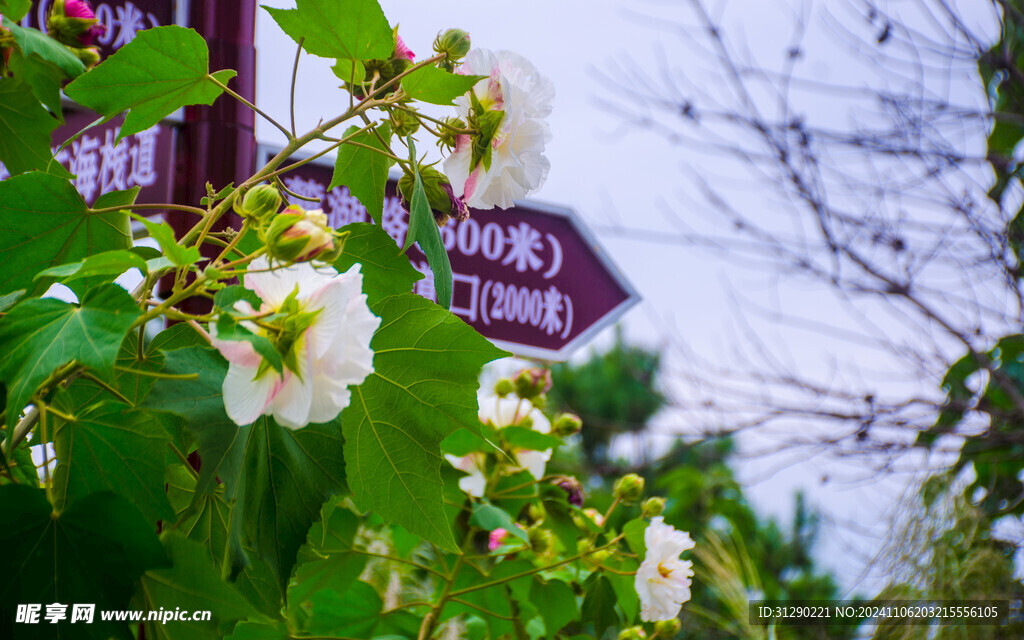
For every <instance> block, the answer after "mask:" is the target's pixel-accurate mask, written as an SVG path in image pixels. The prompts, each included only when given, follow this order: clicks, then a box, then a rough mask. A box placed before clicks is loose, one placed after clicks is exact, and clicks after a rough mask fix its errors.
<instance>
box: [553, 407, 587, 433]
mask: <svg viewBox="0 0 1024 640" xmlns="http://www.w3.org/2000/svg"><path fill="white" fill-rule="evenodd" d="M582 427H583V421H582V420H580V417H579V416H578V415H576V414H575V413H560V414H558V415H557V416H555V421H554V422H553V423H552V424H551V431H552V432H553V433H554V434H555V435H556V436H561V437H562V438H567V437H569V436H574V435H576V434H577V433H579V432H580V429H581V428H582Z"/></svg>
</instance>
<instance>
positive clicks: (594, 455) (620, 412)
mask: <svg viewBox="0 0 1024 640" xmlns="http://www.w3.org/2000/svg"><path fill="white" fill-rule="evenodd" d="M660 366H661V357H660V355H659V354H658V353H657V352H654V351H648V350H646V349H644V348H642V347H637V346H632V345H627V344H626V343H625V342H624V341H623V339H622V334H621V333H619V334H617V336H616V341H615V344H614V345H613V346H612V348H611V349H609V350H608V351H607V352H606V353H604V354H602V355H595V356H594V357H592V358H591V359H590V360H588V361H587V362H585V363H583V364H581V365H579V366H575V365H572V364H568V363H567V364H561V365H557V366H554V367H552V368H551V380H552V383H553V392H552V394H551V395H552V399H553V401H554V403H555V406H558V407H560V408H562V409H564V410H566V411H571V412H572V413H575V414H577V415H579V416H580V418H582V420H583V430H582V434H583V448H584V452H585V453H586V455H587V457H588V459H589V460H591V461H593V462H600V461H602V460H604V458H605V457H606V456H607V449H608V445H609V443H610V442H611V439H612V437H613V436H614V435H615V434H617V433H623V432H629V431H640V430H642V429H643V428H644V427H645V426H646V424H647V421H648V420H650V419H651V417H653V416H654V414H656V413H657V412H658V411H659V410H660V409H661V408H662V407H663V406H664V405H665V397H664V396H663V395H662V393H661V392H660V391H659V390H658V388H657V386H658V378H657V376H658V369H659V367H660Z"/></svg>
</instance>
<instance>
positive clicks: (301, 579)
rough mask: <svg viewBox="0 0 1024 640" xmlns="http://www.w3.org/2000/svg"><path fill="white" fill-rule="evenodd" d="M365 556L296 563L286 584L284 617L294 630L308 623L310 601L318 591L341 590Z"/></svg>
mask: <svg viewBox="0 0 1024 640" xmlns="http://www.w3.org/2000/svg"><path fill="white" fill-rule="evenodd" d="M366 560H367V556H364V555H358V554H355V553H346V554H344V555H337V556H332V557H329V558H324V559H322V560H316V561H314V562H307V563H304V564H301V565H299V567H298V568H297V569H296V570H295V577H294V578H292V582H291V585H290V586H289V587H288V620H289V621H290V622H291V623H292V627H293V628H295V629H304V628H306V627H308V626H309V622H310V621H309V611H310V610H311V609H312V601H313V599H314V597H315V596H316V594H318V593H320V592H321V591H332V592H334V593H345V592H346V591H347V590H348V589H349V588H350V587H351V586H352V585H353V583H354V582H355V581H356V578H358V577H359V574H361V573H362V572H363V569H365V568H366Z"/></svg>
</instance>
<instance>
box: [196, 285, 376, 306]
mask: <svg viewBox="0 0 1024 640" xmlns="http://www.w3.org/2000/svg"><path fill="white" fill-rule="evenodd" d="M364 288H365V286H364ZM241 300H245V301H246V302H248V303H249V304H250V305H251V306H252V308H253V309H259V308H260V307H261V306H262V305H263V301H262V300H260V297H259V296H258V295H256V292H255V291H252V290H251V289H246V288H245V287H243V286H241V285H237V284H233V285H230V286H227V287H224V288H223V289H221V290H220V291H218V292H217V293H216V294H214V296H213V305H214V306H215V307H218V308H220V309H224V310H225V311H227V310H229V309H234V308H235V303H236V302H239V301H241Z"/></svg>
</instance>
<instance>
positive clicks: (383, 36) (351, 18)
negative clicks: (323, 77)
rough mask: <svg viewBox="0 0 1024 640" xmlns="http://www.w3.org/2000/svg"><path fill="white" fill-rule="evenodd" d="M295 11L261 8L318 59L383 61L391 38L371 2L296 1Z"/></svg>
mask: <svg viewBox="0 0 1024 640" xmlns="http://www.w3.org/2000/svg"><path fill="white" fill-rule="evenodd" d="M296 4H297V6H296V8H295V9H273V8H271V7H267V6H264V7H263V8H264V9H266V10H267V12H268V13H270V15H271V16H273V18H274V20H275V21H276V22H277V24H278V26H280V27H281V29H282V30H283V31H284V32H285V33H287V34H288V35H289V36H291V38H292V39H293V40H295V42H299V41H300V40H301V41H302V48H303V49H305V50H306V51H308V52H309V53H311V54H313V55H315V56H320V57H322V58H346V59H349V60H370V59H383V58H388V57H390V56H391V53H392V52H393V51H394V49H395V41H394V35H393V34H392V33H391V27H390V26H388V20H387V18H385V17H384V12H383V11H381V9H380V6H379V5H378V4H377V3H376V1H375V0H298V1H297V3H296Z"/></svg>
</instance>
